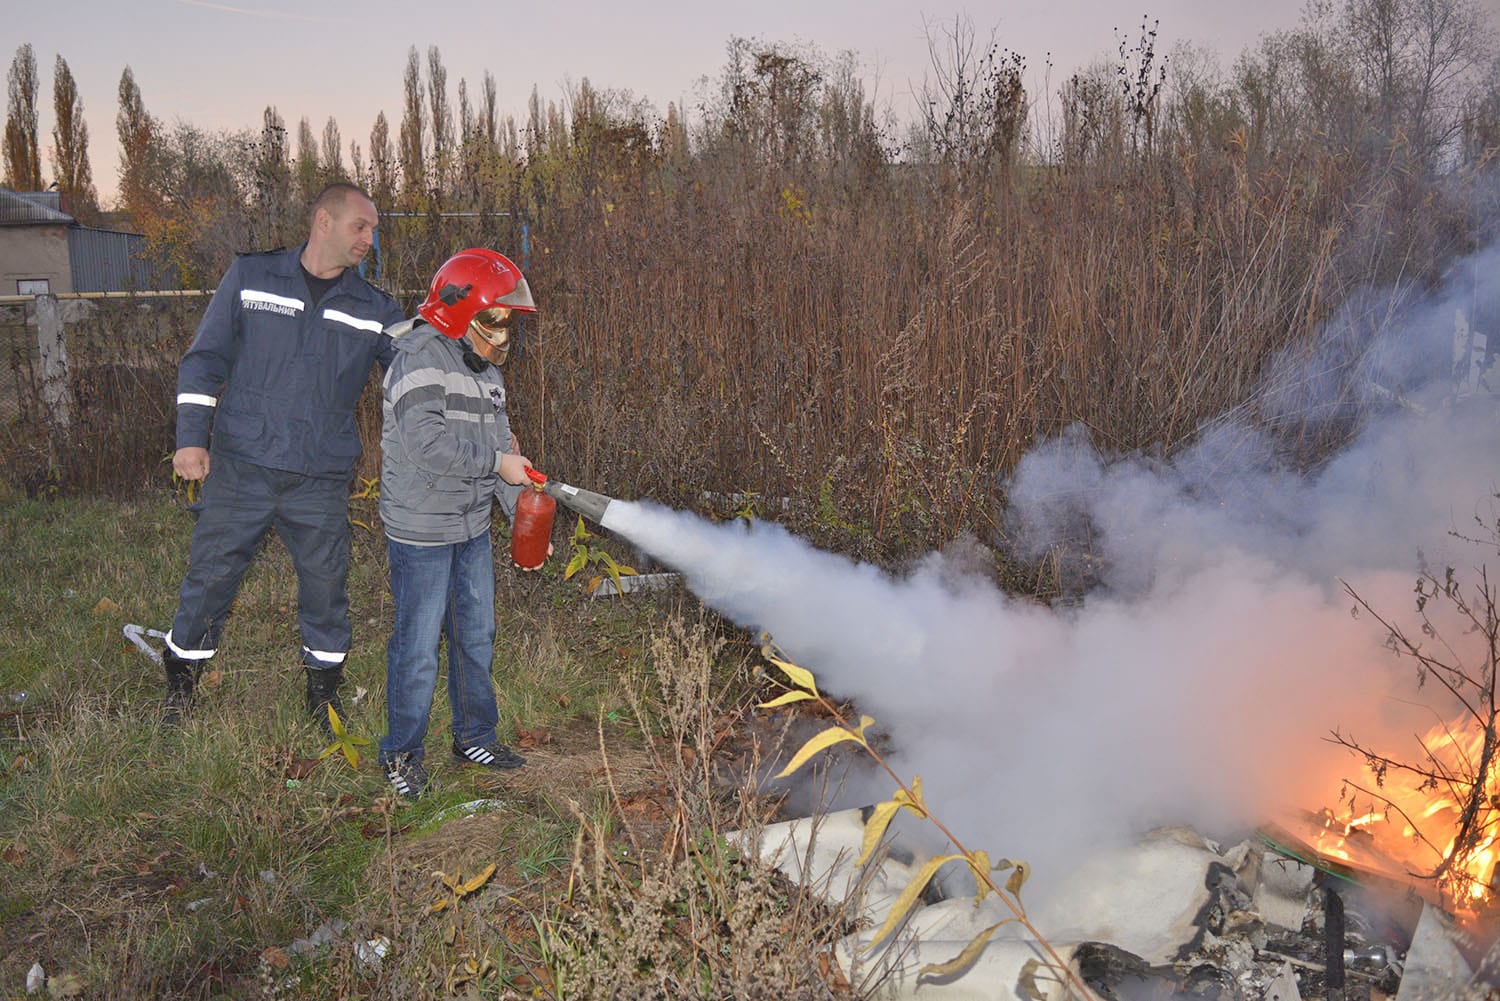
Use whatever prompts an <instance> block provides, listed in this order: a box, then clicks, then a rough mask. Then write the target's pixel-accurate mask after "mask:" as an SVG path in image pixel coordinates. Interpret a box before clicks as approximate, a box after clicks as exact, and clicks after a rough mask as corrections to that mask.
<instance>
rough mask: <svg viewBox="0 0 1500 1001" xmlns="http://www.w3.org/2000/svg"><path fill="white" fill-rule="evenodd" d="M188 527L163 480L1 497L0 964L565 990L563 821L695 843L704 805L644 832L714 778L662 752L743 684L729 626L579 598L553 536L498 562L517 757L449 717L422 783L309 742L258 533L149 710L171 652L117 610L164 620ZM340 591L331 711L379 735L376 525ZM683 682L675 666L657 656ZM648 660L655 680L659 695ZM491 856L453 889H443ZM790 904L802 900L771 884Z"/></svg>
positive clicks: (278, 569) (175, 989) (286, 624)
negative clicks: (431, 785) (137, 634)
mask: <svg viewBox="0 0 1500 1001" xmlns="http://www.w3.org/2000/svg"><path fill="white" fill-rule="evenodd" d="M189 522H190V518H189V515H188V514H187V513H186V512H185V511H183V510H182V508H181V506H180V502H179V501H178V500H176V499H174V498H170V497H163V496H162V495H159V494H158V495H152V496H150V497H147V498H145V499H142V500H137V501H132V502H107V501H102V500H100V501H70V500H50V501H45V502H32V501H26V500H24V499H21V498H18V497H15V496H14V495H8V496H7V497H6V498H5V503H4V504H3V505H0V548H3V549H4V551H5V552H6V554H7V560H6V561H5V563H4V564H3V566H0V572H3V579H0V589H3V590H4V592H5V593H6V594H7V596H8V600H7V602H6V603H5V605H4V607H3V608H0V635H3V636H4V650H5V654H4V656H3V658H0V713H3V720H4V724H5V725H4V730H3V736H0V872H3V879H0V916H3V920H0V983H4V984H7V985H9V987H8V988H7V989H9V988H10V987H16V986H17V985H20V984H22V983H23V982H24V980H25V977H26V974H27V971H28V969H30V967H31V966H32V964H33V963H37V964H40V965H41V967H42V968H43V969H44V970H45V971H46V973H47V975H49V976H51V977H56V978H64V977H66V978H70V979H65V980H59V981H58V983H57V986H58V989H59V990H61V989H63V988H66V987H67V986H68V985H69V984H74V985H77V986H78V987H79V988H80V989H81V990H82V992H83V993H84V995H85V996H98V997H121V998H123V997H173V998H210V997H221V996H233V997H245V996H252V995H256V993H257V992H259V995H258V996H267V997H333V996H351V995H356V994H357V995H358V996H364V997H391V998H397V997H399V998H422V997H434V998H436V997H449V996H452V995H451V993H450V990H456V989H457V987H461V986H462V984H463V983H464V982H466V979H467V980H472V981H473V982H474V984H475V986H476V988H482V990H483V995H482V996H486V997H493V996H496V995H497V994H499V993H502V992H503V991H504V990H508V989H514V990H517V991H520V992H521V993H523V994H526V995H527V996H530V994H531V992H532V990H533V989H535V990H538V991H540V992H541V994H542V996H547V995H549V994H550V995H553V996H555V994H556V987H555V976H554V973H553V970H554V965H555V963H556V961H557V960H556V956H555V947H549V946H546V945H545V943H546V942H547V941H548V939H547V937H545V935H544V934H543V932H544V930H545V929H546V928H548V927H550V926H552V925H553V924H555V923H558V922H560V921H562V920H563V919H564V916H565V912H564V906H565V904H564V901H565V900H566V899H567V897H566V895H567V888H568V884H569V878H570V864H573V863H574V862H575V857H574V848H575V838H576V834H575V832H576V831H577V830H578V829H579V818H580V817H581V818H584V820H586V822H587V830H588V831H589V836H590V838H597V839H599V842H600V845H601V846H602V847H601V848H600V850H601V851H605V852H607V853H608V852H613V851H616V850H617V849H618V848H619V847H620V846H622V845H634V844H643V845H646V846H650V847H651V848H654V847H655V846H663V847H661V848H660V850H661V852H662V853H663V855H664V856H669V857H672V858H675V859H677V860H678V861H679V862H682V861H683V860H685V859H687V858H689V844H688V841H687V840H684V839H690V840H691V841H692V842H693V843H695V844H701V843H705V842H704V839H711V838H712V836H713V835H712V833H711V832H710V831H709V829H708V828H706V827H705V826H703V825H704V824H705V823H706V822H707V820H708V819H709V815H708V814H707V813H705V812H704V811H703V810H699V809H695V810H694V811H693V812H692V813H691V814H690V815H686V816H684V818H683V819H682V820H681V821H680V822H679V825H678V827H676V828H675V829H676V830H678V831H680V837H679V838H678V839H677V842H676V847H675V849H673V848H672V847H671V846H669V845H667V843H666V842H665V841H664V840H663V839H662V838H661V837H659V836H658V833H657V832H658V830H665V829H666V828H667V826H668V821H669V820H670V819H671V818H673V817H674V816H676V811H677V810H678V809H679V804H683V803H689V802H695V801H696V802H706V801H707V797H708V795H709V794H708V792H707V791H706V788H705V787H703V786H702V785H701V784H698V782H697V778H698V777H699V776H700V775H703V776H706V773H704V772H701V771H695V772H691V773H689V772H687V771H685V770H684V768H685V766H683V767H679V768H678V769H677V770H676V771H675V772H674V771H673V770H671V768H670V762H671V761H673V760H677V761H682V762H690V761H692V760H694V758H693V754H695V753H698V754H701V760H703V761H707V760H708V759H709V757H710V756H711V755H713V754H714V753H715V752H717V751H721V750H723V748H722V747H721V746H720V744H721V743H722V742H723V741H724V740H725V739H726V733H725V729H724V722H725V721H724V720H723V719H720V718H719V717H718V716H717V715H716V713H717V712H718V710H716V709H711V708H710V706H712V705H717V704H718V703H717V702H716V701H713V700H711V699H710V695H711V694H715V695H716V694H719V693H721V692H723V691H724V690H726V689H735V690H742V689H743V684H741V685H739V686H736V685H734V684H732V681H733V679H734V678H735V677H736V674H737V672H740V671H741V670H742V669H743V666H744V664H745V661H746V657H747V655H748V654H749V653H750V652H751V648H750V647H749V646H748V645H746V644H745V643H744V642H743V641H734V642H731V644H730V645H729V646H728V647H726V646H725V640H724V639H723V638H721V637H720V633H721V630H720V629H719V628H718V627H717V626H715V625H713V624H712V623H705V624H702V625H700V626H698V627H695V628H694V630H693V631H691V632H684V631H683V630H681V629H679V630H677V631H676V632H672V631H669V629H670V627H669V626H668V623H670V622H671V621H673V619H674V617H675V616H678V615H680V614H684V613H683V612H682V611H681V609H679V608H678V606H677V601H679V600H680V598H672V597H670V596H665V595H664V596H661V597H660V598H659V599H658V600H656V601H651V600H644V599H641V598H639V597H637V598H635V599H632V600H631V601H630V602H622V601H613V602H610V601H606V600H603V599H600V600H597V601H596V600H594V599H591V598H589V597H587V596H585V595H584V594H583V592H582V590H581V588H580V586H579V584H578V582H577V581H571V582H565V581H563V580H562V579H561V568H560V566H559V565H557V561H553V563H552V564H549V566H548V568H547V569H546V570H544V571H543V572H541V573H538V574H521V573H520V572H519V571H514V570H512V569H510V568H509V566H508V561H505V560H501V561H499V564H500V565H499V567H498V568H497V573H498V575H499V592H500V599H499V600H500V641H499V655H498V656H497V663H496V682H497V693H498V695H499V699H500V707H501V717H502V727H503V728H504V729H505V731H506V733H507V736H510V737H511V738H512V739H513V740H515V741H516V742H518V743H519V744H520V746H522V747H523V748H525V749H526V753H527V754H528V756H529V757H530V759H531V761H530V763H529V764H528V765H527V767H526V768H525V769H523V770H521V771H520V772H518V773H515V774H514V775H508V776H506V777H504V778H495V777H492V776H489V775H487V774H484V773H482V771H481V770H477V769H476V770H466V769H464V768H462V767H460V766H458V765H454V764H452V763H451V762H449V761H448V755H447V741H448V734H447V733H446V732H444V731H441V729H440V728H438V727H435V728H434V732H433V733H432V734H431V735H430V738H431V739H430V747H431V754H430V755H429V759H430V760H431V761H432V762H434V765H435V777H436V779H437V782H438V791H437V792H436V794H435V795H433V796H431V797H428V798H424V799H423V800H421V801H419V802H418V803H416V804H406V803H405V802H404V801H398V800H395V799H393V798H392V797H391V796H390V795H389V794H388V790H387V789H386V787H385V783H384V780H383V778H382V776H381V775H380V774H379V772H378V770H377V769H376V768H375V767H374V762H373V759H372V757H371V756H368V755H364V754H361V755H360V756H359V761H360V764H359V766H358V767H357V768H352V767H350V766H349V763H348V762H347V761H346V759H345V758H344V757H342V756H341V755H332V756H329V757H326V758H324V759H322V760H321V761H320V760H319V759H318V754H319V751H320V750H321V749H322V748H323V747H324V746H325V745H326V744H327V741H326V740H324V739H323V738H322V736H321V735H320V734H319V733H318V732H317V731H316V729H315V728H314V727H313V726H312V724H311V723H310V722H308V721H307V720H306V719H305V718H304V716H303V712H304V710H303V708H302V705H301V695H300V692H301V686H300V679H299V678H298V676H297V675H298V670H299V669H298V656H297V643H296V624H295V608H294V604H295V593H296V585H295V579H294V576H293V574H292V570H291V565H290V560H289V559H288V557H287V556H286V554H285V553H284V551H282V550H281V548H280V546H279V544H277V543H275V542H272V543H270V544H268V546H267V550H266V551H265V552H264V553H263V554H262V556H261V558H260V559H259V560H257V562H256V563H255V564H254V566H253V567H252V570H251V572H250V574H249V575H248V576H247V578H246V580H245V584H244V587H243V590H242V592H241V594H240V598H239V600H238V602H237V604H236V607H235V612H234V615H233V617H232V618H231V620H230V624H229V626H228V628H227V629H226V631H225V635H224V641H223V644H222V647H221V652H220V656H219V657H218V658H216V660H215V664H214V668H215V669H214V670H213V671H212V672H211V673H210V674H208V675H206V676H205V679H204V684H203V686H202V689H201V693H200V696H201V697H200V698H199V699H198V701H197V704H196V706H195V709H194V712H193V714H192V715H191V717H190V719H189V721H188V722H187V723H186V725H184V726H182V727H180V728H171V727H162V726H161V725H160V724H159V714H160V710H161V702H160V699H161V691H162V684H163V682H162V678H161V669H160V668H159V667H158V666H157V665H155V664H153V663H152V662H151V661H150V660H148V659H147V658H146V657H145V656H143V655H142V654H141V653H140V651H138V650H137V649H136V648H135V647H133V646H131V645H130V644H129V643H128V642H126V641H125V639H124V637H123V636H122V634H121V628H122V626H123V625H124V624H125V623H127V622H140V623H146V624H150V625H152V626H157V627H159V626H162V625H163V624H164V623H165V621H166V620H167V619H168V618H169V617H170V614H171V608H172V603H173V600H174V588H173V582H174V581H175V579H176V578H177V577H178V576H179V575H180V567H181V563H182V561H183V560H184V559H185V557H186V546H187V529H188V525H189ZM79 539H88V540H90V547H89V554H88V556H87V557H86V558H80V557H79V555H78V549H77V540H79ZM503 542H504V540H503V539H501V540H498V541H497V548H499V547H500V546H502V545H503ZM502 551H503V549H502ZM351 603H352V608H353V613H354V616H355V644H354V647H353V649H352V651H351V655H350V665H349V671H348V678H349V681H348V683H347V685H346V691H345V702H346V706H347V707H348V708H349V712H348V714H347V715H348V726H349V729H350V731H351V732H352V733H356V734H359V735H362V736H366V737H375V736H378V735H379V734H380V733H382V732H383V731H384V642H385V639H386V635H387V633H386V629H385V623H386V622H387V620H388V618H389V615H390V608H389V599H388V597H387V591H386V587H385V566H384V559H383V546H381V544H380V542H379V539H378V537H377V536H375V535H374V534H373V533H369V532H366V531H363V530H357V531H356V534H355V547H354V566H353V571H352V573H351ZM685 614H687V615H692V616H695V617H696V615H697V614H698V613H695V612H691V611H689V612H687V613H685ZM653 637H655V638H653ZM673 637H675V639H673ZM731 639H732V637H731ZM664 644H665V645H664ZM677 677H681V678H683V679H684V680H683V681H682V682H681V685H682V686H684V687H682V688H681V689H680V690H679V689H675V688H673V687H671V685H670V684H668V683H667V682H666V681H664V680H663V679H670V678H677ZM648 678H649V683H650V684H649V687H650V690H651V691H652V692H654V693H655V692H659V693H662V694H653V695H652V696H650V700H651V703H652V704H651V705H647V704H646V702H644V701H643V700H644V699H645V698H646V696H644V695H643V694H642V693H643V692H644V691H645V690H646V688H647V687H648V686H647V679H648ZM710 683H711V684H712V685H713V690H712V693H710V692H709V691H706V690H704V688H703V687H702V686H704V685H707V684H710ZM443 698H444V695H443V694H442V692H439V695H438V701H439V703H441V702H442V700H443ZM658 703H659V704H658ZM684 713H691V715H684ZM434 714H435V715H434V718H435V719H439V720H441V719H444V718H446V707H444V706H443V705H441V704H439V705H438V706H436V707H435V709H434ZM700 727H701V728H702V729H700ZM679 746H680V747H681V748H682V750H681V751H680V753H679V751H678V748H679ZM674 755H676V757H675V758H674ZM674 775H675V776H677V778H676V779H675V780H674V779H672V778H671V777H672V776H674ZM716 781H717V782H719V787H718V788H719V789H720V791H718V792H716V793H715V795H717V796H720V797H723V796H724V795H725V794H724V793H723V792H722V788H724V786H723V779H722V777H720V778H719V779H717V780H716ZM664 783H665V784H664ZM689 786H691V788H692V789H693V790H697V791H694V792H690V791H689ZM725 802H727V803H728V804H729V806H734V802H733V797H732V796H731V797H729V800H727V801H725ZM735 815H736V813H735V810H734V809H729V808H727V807H726V808H725V809H721V810H717V811H715V812H714V813H713V814H712V816H713V818H714V819H716V820H728V819H730V818H732V817H734V816H735ZM692 857H693V858H696V857H697V856H696V855H693V856H692ZM631 859H632V862H631V864H633V865H646V864H648V863H646V862H644V861H642V856H641V855H635V854H633V853H632V855H631ZM584 861H585V862H586V859H584ZM490 864H493V865H495V866H496V867H497V868H496V870H495V871H494V873H493V874H492V875H491V876H490V877H489V878H488V879H486V880H484V881H482V883H481V884H480V885H477V886H475V887H474V888H473V889H472V890H471V891H470V892H467V893H464V894H462V895H459V894H457V893H456V891H452V890H450V889H449V883H450V882H451V883H454V884H456V885H458V886H460V887H461V886H463V885H465V884H467V883H469V882H471V881H472V880H473V879H474V878H475V877H476V876H477V875H479V874H481V873H483V872H484V870H485V868H486V866H488V865H490ZM650 864H652V865H654V864H656V863H654V862H652V863H650ZM729 871H730V870H729V869H727V868H726V870H725V873H728V872H729ZM438 872H441V873H443V874H444V876H442V877H440V876H436V875H434V873H438ZM445 879H446V882H445ZM638 888H639V892H641V893H647V892H656V888H655V884H654V883H652V882H650V881H643V882H642V883H640V884H638ZM703 889H704V890H705V891H707V890H711V889H714V887H713V886H707V887H704V888H703ZM718 889H720V890H722V889H723V887H722V885H720V886H719V887H718ZM449 895H452V896H454V898H455V899H454V900H453V901H452V903H451V905H449V906H446V907H443V908H441V909H437V910H433V904H434V903H435V901H436V900H438V899H442V898H444V897H445V896H449ZM777 901H779V902H780V903H779V904H777V906H781V907H784V908H786V909H787V913H791V912H794V911H795V910H796V909H797V908H798V907H805V906H806V905H802V904H798V903H797V902H796V900H795V899H794V897H793V896H792V895H791V894H790V892H789V890H788V889H787V888H784V887H779V888H776V893H775V895H773V896H770V897H767V905H768V906H771V905H772V904H773V903H775V902H777ZM691 905H692V906H694V907H698V906H699V903H698V901H696V900H692V901H691ZM430 911H431V913H429V912H430ZM309 940H311V941H312V942H317V943H322V947H321V948H314V947H313V946H312V945H311V944H309ZM549 950H552V951H549ZM382 955H383V956H385V957H386V958H385V959H384V960H381V959H380V958H379V957H380V956H382ZM471 963H472V965H473V969H472V970H471V969H470V965H469V964H471ZM455 985H457V986H455Z"/></svg>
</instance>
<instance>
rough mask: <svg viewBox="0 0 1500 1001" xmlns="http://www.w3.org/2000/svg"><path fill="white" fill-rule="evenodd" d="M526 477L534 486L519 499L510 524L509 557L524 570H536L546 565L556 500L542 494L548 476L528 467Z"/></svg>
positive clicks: (524, 490) (522, 493) (526, 489)
mask: <svg viewBox="0 0 1500 1001" xmlns="http://www.w3.org/2000/svg"><path fill="white" fill-rule="evenodd" d="M526 477H527V479H529V480H531V485H530V486H529V487H527V488H525V489H523V490H522V491H521V496H519V497H517V498H516V514H515V517H514V518H512V519H511V523H510V558H511V559H512V560H514V561H515V563H516V566H518V567H520V568H521V569H522V570H535V569H537V568H538V567H540V566H541V565H542V564H543V563H546V562H547V547H548V546H549V545H550V544H551V542H552V515H553V513H554V512H556V511H557V501H555V500H553V499H552V498H551V497H549V496H547V495H546V494H545V493H543V492H542V487H544V486H545V485H546V483H547V474H545V473H542V472H540V471H538V470H535V469H532V468H531V467H530V466H527V467H526Z"/></svg>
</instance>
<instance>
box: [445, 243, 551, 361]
mask: <svg viewBox="0 0 1500 1001" xmlns="http://www.w3.org/2000/svg"><path fill="white" fill-rule="evenodd" d="M490 310H495V311H497V312H499V311H501V310H503V311H505V312H504V315H509V313H510V312H512V311H514V312H517V313H535V312H536V303H535V302H534V301H533V300H532V298H531V288H530V287H529V286H528V285H527V284H526V279H525V278H524V277H522V275H521V269H520V268H518V267H516V265H515V263H514V262H513V261H511V259H510V258H508V257H506V256H505V255H504V254H499V253H496V252H495V251H493V250H486V249H484V248H483V247H471V248H469V249H468V250H460V251H459V252H458V253H456V254H454V255H453V256H452V257H450V258H448V259H447V260H446V261H444V262H443V266H442V267H440V268H438V269H437V274H435V275H433V276H432V287H431V288H430V289H429V290H428V292H427V299H426V300H425V301H424V302H423V303H422V305H420V306H418V307H417V313H418V314H419V315H420V316H421V317H422V319H424V320H426V321H427V322H428V323H430V324H432V325H433V326H434V327H437V328H438V330H440V331H442V332H443V333H444V334H446V335H447V336H449V337H452V338H454V339H455V340H456V339H458V338H460V337H462V336H463V335H464V334H466V333H468V330H469V324H471V323H473V322H474V321H475V320H476V319H478V320H479V321H480V322H481V323H484V322H485V321H486V320H487V319H488V317H486V316H484V315H482V314H486V313H488V312H489V311H490Z"/></svg>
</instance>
